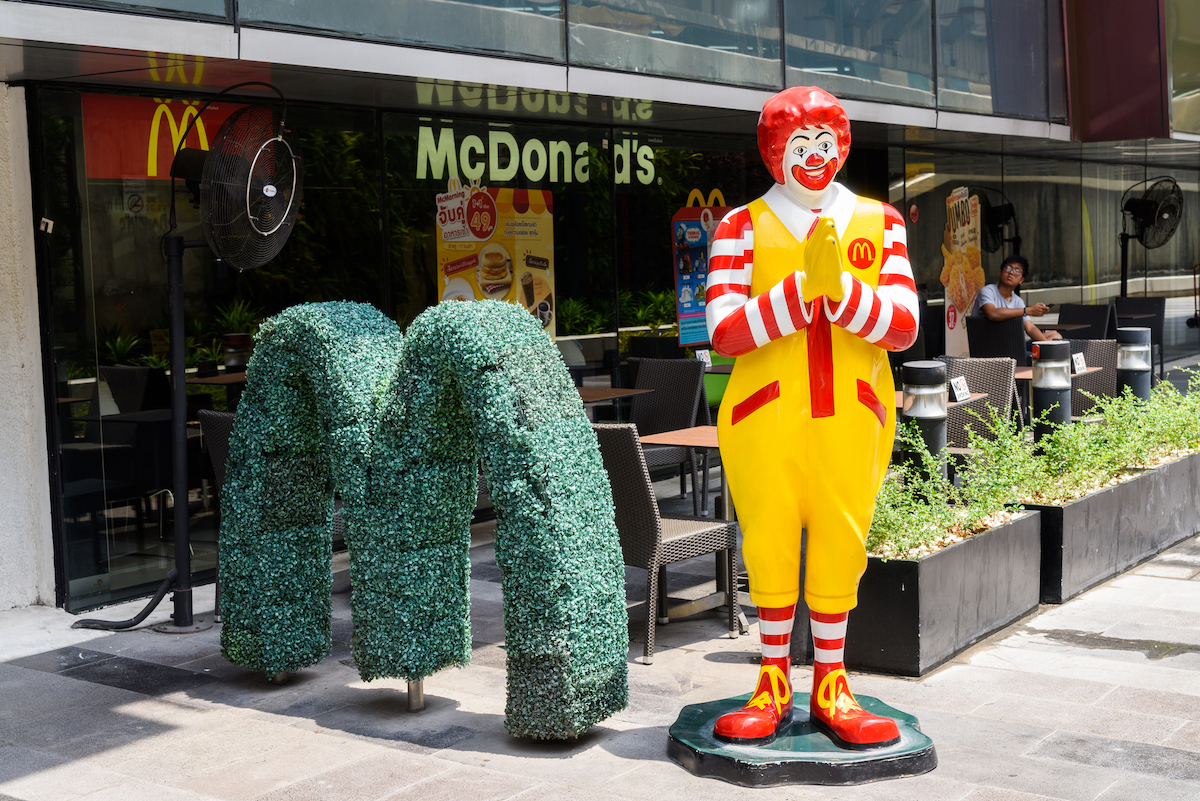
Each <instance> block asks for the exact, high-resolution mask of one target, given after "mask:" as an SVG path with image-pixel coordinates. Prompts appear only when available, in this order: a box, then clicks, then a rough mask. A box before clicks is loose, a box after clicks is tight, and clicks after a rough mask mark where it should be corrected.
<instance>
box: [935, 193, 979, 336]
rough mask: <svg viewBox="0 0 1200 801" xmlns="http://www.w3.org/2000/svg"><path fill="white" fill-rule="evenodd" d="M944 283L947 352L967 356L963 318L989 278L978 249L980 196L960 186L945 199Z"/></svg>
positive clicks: (942, 279) (973, 304)
mask: <svg viewBox="0 0 1200 801" xmlns="http://www.w3.org/2000/svg"><path fill="white" fill-rule="evenodd" d="M942 259H943V262H942V275H941V281H942V286H944V287H946V306H945V315H944V318H943V319H944V321H945V326H946V353H947V355H950V356H968V355H970V350H969V348H968V346H967V326H966V323H965V322H964V321H963V318H965V317H966V316H967V315H968V314H970V313H971V311H972V309H973V308H974V306H975V298H977V297H978V296H979V291H980V290H981V289H983V287H984V284H986V283H987V279H986V278H984V275H983V263H982V261H981V254H980V251H979V196H978V195H972V194H970V193H969V190H968V189H967V187H965V186H960V187H958V188H957V189H955V190H954V191H953V192H951V193H950V197H948V198H946V230H945V237H944V241H943V242H942Z"/></svg>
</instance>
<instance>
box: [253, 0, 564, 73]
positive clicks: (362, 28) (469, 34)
mask: <svg viewBox="0 0 1200 801" xmlns="http://www.w3.org/2000/svg"><path fill="white" fill-rule="evenodd" d="M238 19H239V21H240V22H241V23H242V24H243V25H254V24H262V25H270V26H284V27H289V28H301V29H308V30H314V31H330V32H335V33H341V34H347V35H350V36H356V37H361V38H364V39H372V40H377V41H389V42H405V43H410V44H418V45H431V46H434V47H451V48H456V49H463V50H481V51H487V52H493V53H505V54H509V55H522V56H532V57H534V58H544V59H551V60H555V61H562V60H564V57H565V54H564V50H563V9H562V2H561V0H547V1H546V2H543V0H533V2H522V1H521V0H454V1H453V2H450V1H448V0H407V2H404V3H380V2H376V0H341V1H340V2H337V3H329V2H323V1H322V0H293V1H292V2H289V3H277V2H272V1H271V0H238Z"/></svg>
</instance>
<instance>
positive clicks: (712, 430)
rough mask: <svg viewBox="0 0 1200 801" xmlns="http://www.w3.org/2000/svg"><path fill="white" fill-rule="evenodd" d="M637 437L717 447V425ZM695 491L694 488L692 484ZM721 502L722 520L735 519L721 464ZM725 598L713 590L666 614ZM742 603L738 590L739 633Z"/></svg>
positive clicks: (689, 611) (746, 598)
mask: <svg viewBox="0 0 1200 801" xmlns="http://www.w3.org/2000/svg"><path fill="white" fill-rule="evenodd" d="M638 439H639V440H641V443H642V444H643V445H672V446H675V447H684V448H705V449H709V450H714V449H715V450H720V443H718V442H717V427H716V426H693V427H691V428H680V429H676V430H675V431H663V432H661V433H658V434H646V435H645V436H639V437H638ZM692 491H693V492H695V491H696V488H695V487H693V488H692ZM721 506H722V508H723V510H724V516H725V518H724V519H726V520H736V519H737V515H736V513H735V512H734V509H733V499H732V497H730V494H729V484H728V482H726V481H725V468H724V466H722V467H721ZM723 579H724V576H723V574H722V568H721V560H720V559H718V560H717V586H718V587H719V586H721V582H722V581H723ZM726 602H727V599H726V598H725V593H723V592H716V593H713V594H712V595H706V596H705V597H703V598H699V599H697V600H695V601H692V602H690V603H687V604H680V605H678V606H675V607H673V608H672V609H671V612H670V617H672V618H674V617H686V616H687V615H694V614H696V613H697V612H702V611H704V610H705V609H715V608H716V607H718V606H723V605H724V604H725V603H726ZM742 604H746V605H750V606H753V602H752V601H751V600H750V594H749V593H744V592H739V593H738V622H739V625H740V626H741V629H742V634H745V633H746V632H747V631H749V630H750V623H749V622H748V621H747V620H746V615H745V613H743V612H742V610H741V605H742Z"/></svg>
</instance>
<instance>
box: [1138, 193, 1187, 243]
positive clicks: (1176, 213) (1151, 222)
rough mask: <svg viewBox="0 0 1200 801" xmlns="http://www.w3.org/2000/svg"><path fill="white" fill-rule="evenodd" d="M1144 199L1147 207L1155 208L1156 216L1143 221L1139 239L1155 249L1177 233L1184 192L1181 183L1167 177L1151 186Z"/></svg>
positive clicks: (1181, 214) (1181, 213)
mask: <svg viewBox="0 0 1200 801" xmlns="http://www.w3.org/2000/svg"><path fill="white" fill-rule="evenodd" d="M1143 200H1144V201H1145V207H1146V208H1147V209H1153V210H1154V212H1153V214H1154V216H1153V218H1152V219H1147V220H1145V221H1143V222H1142V227H1141V228H1140V230H1139V231H1138V241H1140V242H1141V243H1142V244H1143V245H1144V246H1145V247H1146V248H1147V249H1150V250H1153V249H1154V248H1157V247H1162V246H1163V245H1165V244H1167V240H1168V239H1170V238H1171V235H1172V234H1174V233H1175V228H1176V226H1178V225H1179V218H1180V217H1182V216H1183V192H1182V191H1181V190H1180V189H1179V184H1177V183H1175V181H1174V180H1171V179H1167V180H1163V181H1159V182H1157V183H1156V184H1154V185H1153V186H1151V187H1150V189H1149V190H1148V191H1147V192H1146V194H1145V196H1144V198H1143Z"/></svg>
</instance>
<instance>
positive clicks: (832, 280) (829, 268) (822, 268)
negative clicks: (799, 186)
mask: <svg viewBox="0 0 1200 801" xmlns="http://www.w3.org/2000/svg"><path fill="white" fill-rule="evenodd" d="M842 272H843V265H842V246H841V243H840V242H838V235H837V228H835V227H834V224H833V220H831V219H829V218H828V217H822V218H821V219H819V220H818V221H817V226H816V228H815V229H814V230H813V232H812V236H810V237H809V238H808V241H807V242H805V243H804V272H802V273H800V294H801V295H802V296H803V297H804V301H805V302H806V303H807V302H808V301H811V300H816V299H817V298H819V297H821V296H822V295H824V296H826V297H827V298H829V299H830V300H831V301H833V302H834V303H840V302H841V300H842V295H843V292H842Z"/></svg>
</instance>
